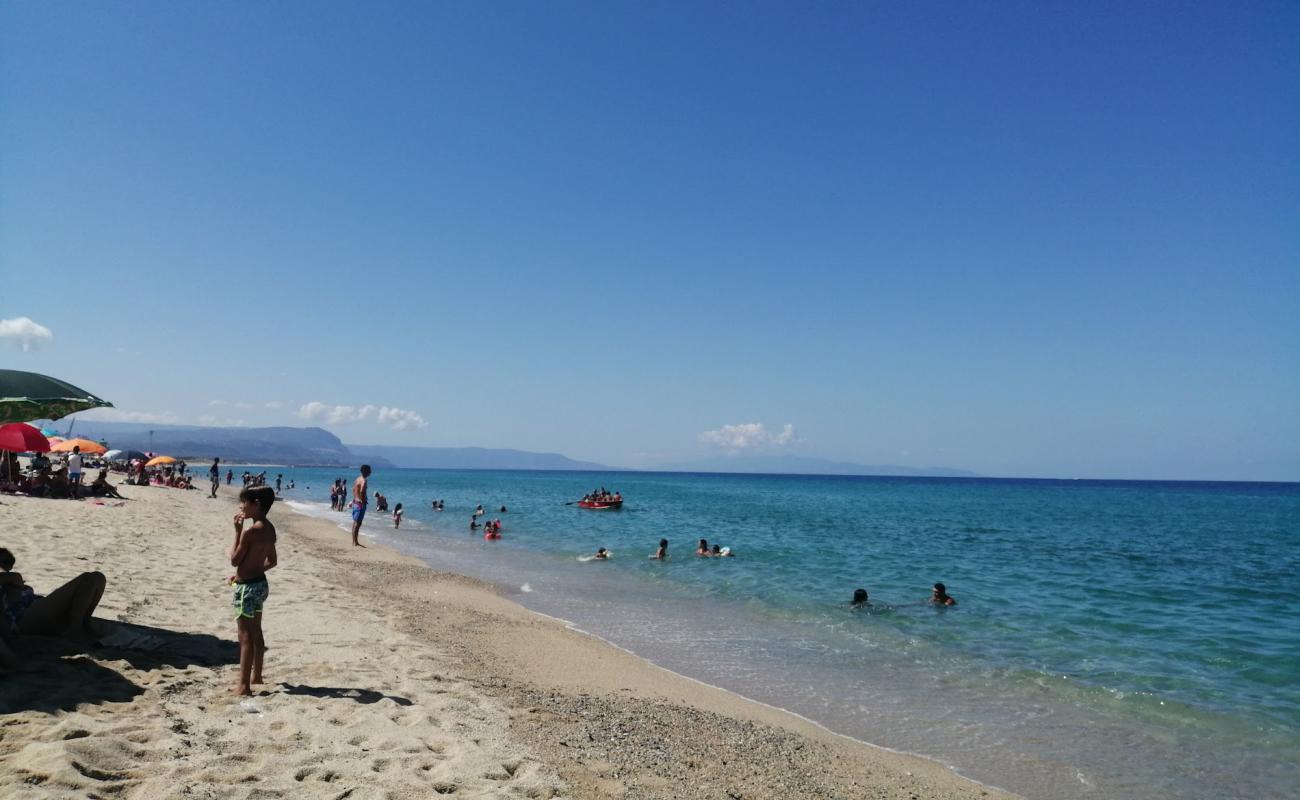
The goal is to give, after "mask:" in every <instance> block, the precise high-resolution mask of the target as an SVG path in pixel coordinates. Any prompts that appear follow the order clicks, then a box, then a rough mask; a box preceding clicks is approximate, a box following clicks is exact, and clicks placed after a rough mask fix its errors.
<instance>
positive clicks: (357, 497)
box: [352, 464, 370, 547]
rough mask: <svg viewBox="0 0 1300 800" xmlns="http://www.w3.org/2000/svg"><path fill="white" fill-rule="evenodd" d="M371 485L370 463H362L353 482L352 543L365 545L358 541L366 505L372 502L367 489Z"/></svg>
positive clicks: (358, 545)
mask: <svg viewBox="0 0 1300 800" xmlns="http://www.w3.org/2000/svg"><path fill="white" fill-rule="evenodd" d="M369 486H370V465H369V464H362V465H361V474H360V475H358V476H357V479H356V480H355V481H353V482H352V545H353V546H354V547H365V545H363V544H362V543H361V542H359V541H357V536H358V535H360V533H361V520H363V519H365V518H366V505H367V504H368V503H369V502H370V500H369V498H370V495H369V494H367V491H368V489H369Z"/></svg>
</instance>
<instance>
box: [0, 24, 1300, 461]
mask: <svg viewBox="0 0 1300 800" xmlns="http://www.w3.org/2000/svg"><path fill="white" fill-rule="evenodd" d="M1298 27H1300V6H1297V5H1296V4H1294V3H1281V2H1279V3H1231V4H1229V3H1203V4H1189V3H1143V4H1133V3H1109V4H1108V3H1087V4H1068V3H1047V4H1044V3H1010V2H1008V3H995V4H983V5H981V4H960V3H915V4H887V3H817V4H805V3H788V4H766V3H717V4H699V3H655V4H639V5H633V4H609V3H594V2H593V3H545V4H543V3H456V4H452V3H441V4H434V3H424V2H419V3H405V4H404V3H385V4H380V5H375V4H362V3H354V4H331V3H319V2H312V3H283V2H281V3H268V4H237V5H230V4H217V3H206V4H193V3H146V2H142V3H132V4H128V5H107V4H95V3H44V4H6V5H5V6H4V7H3V8H0V109H3V111H2V112H0V274H2V275H3V286H4V292H3V295H2V296H0V319H3V320H9V321H10V322H9V323H7V327H6V325H5V324H0V333H3V334H5V337H6V339H7V342H6V343H4V346H3V348H2V349H0V365H3V366H7V367H11V368H18V369H31V370H35V371H41V372H47V373H50V374H54V375H58V376H60V377H63V378H65V379H68V380H71V381H72V382H74V383H77V384H79V385H82V386H84V387H85V388H87V389H90V390H91V391H94V392H96V393H98V394H100V395H102V396H104V397H107V398H109V399H111V400H113V401H114V402H115V403H116V405H117V407H118V411H117V412H116V416H117V417H118V418H122V419H128V418H130V419H141V420H152V421H167V420H173V421H177V422H184V423H197V422H200V421H215V422H219V423H231V422H242V423H244V424H251V425H262V424H290V425H301V424H323V425H324V427H326V428H328V429H330V430H332V431H334V432H335V433H337V434H339V435H340V436H341V437H342V438H343V440H344V441H347V442H354V443H410V444H427V445H447V446H469V445H479V446H487V447H519V448H523V449H531V450H548V451H559V452H563V453H565V454H567V455H570V456H572V457H575V458H583V459H591V460H596V461H602V462H605V463H610V464H618V465H629V466H641V465H652V464H655V463H662V462H669V461H681V460H686V459H690V458H693V457H700V456H704V455H706V454H711V453H717V452H739V453H745V452H760V451H761V452H765V453H770V452H791V453H796V454H799V455H806V456H818V457H826V458H834V459H843V460H854V461H860V462H865V463H873V464H882V463H883V464H904V465H910V466H927V465H945V466H953V467H962V468H966V469H971V470H975V471H977V472H982V473H985V474H992V475H1044V476H1061V477H1076V476H1079V477H1171V478H1173V477H1184V478H1226V479H1227V478H1243V479H1289V480H1298V479H1300V325H1297V318H1298V314H1297V312H1298V311H1300V307H1298V306H1300V300H1298V299H1297V298H1300V224H1298V222H1300V147H1298V146H1297V142H1300V95H1298V94H1297V92H1296V89H1295V87H1296V86H1297V85H1300V44H1297V42H1296V39H1295V36H1294V31H1295V30H1297V28H1298ZM21 318H28V319H30V320H33V321H34V322H35V323H36V324H38V325H40V326H43V328H45V329H47V330H48V331H50V332H51V334H52V335H51V336H50V337H48V338H47V337H44V336H41V335H40V331H39V330H38V329H35V328H31V327H30V326H28V325H26V323H21V322H13V321H14V320H19V319H21ZM24 331H26V332H27V333H28V334H29V336H28V338H26V339H24V338H23V333H24ZM33 331H35V334H36V335H35V337H34V338H33V337H32V336H31V335H30V334H31V333H32V332H33ZM24 343H26V344H27V345H28V349H26V350H24V349H23V344H24ZM340 406H342V407H344V408H340ZM367 406H369V407H371V408H366V407H367ZM363 409H365V410H364V411H363ZM380 409H388V411H387V412H386V413H383V414H381V413H380ZM742 425H750V426H754V425H761V426H762V428H761V429H759V428H754V427H748V428H740V427H730V428H729V427H727V426H742ZM786 425H790V426H792V428H791V431H792V433H791V434H789V435H786V434H784V433H783V432H784V431H785V430H786V429H785V426H786ZM709 432H714V433H713V434H710V433H709Z"/></svg>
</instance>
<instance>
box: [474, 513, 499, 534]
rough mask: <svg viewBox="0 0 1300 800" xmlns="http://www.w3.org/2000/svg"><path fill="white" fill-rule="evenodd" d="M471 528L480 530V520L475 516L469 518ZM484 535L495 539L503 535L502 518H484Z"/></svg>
mask: <svg viewBox="0 0 1300 800" xmlns="http://www.w3.org/2000/svg"><path fill="white" fill-rule="evenodd" d="M469 529H470V530H472V531H476V530H478V522H477V521H475V519H474V517H470V518H469ZM483 535H484V536H487V537H489V538H493V539H495V538H496V537H498V536H500V535H501V518H500V517H497V518H496V519H487V520H483Z"/></svg>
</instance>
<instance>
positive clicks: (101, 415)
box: [77, 408, 181, 425]
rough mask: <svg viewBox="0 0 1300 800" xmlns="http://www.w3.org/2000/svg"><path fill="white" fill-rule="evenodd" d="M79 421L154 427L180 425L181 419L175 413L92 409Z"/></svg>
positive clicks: (83, 413)
mask: <svg viewBox="0 0 1300 800" xmlns="http://www.w3.org/2000/svg"><path fill="white" fill-rule="evenodd" d="M77 419H84V420H87V421H97V422H143V423H146V424H147V423H152V424H154V425H179V424H181V418H180V416H179V415H177V414H176V412H174V411H123V410H122V409H120V408H92V409H88V410H86V411H83V412H81V413H80V414H78V415H77Z"/></svg>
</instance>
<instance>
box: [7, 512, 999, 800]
mask: <svg viewBox="0 0 1300 800" xmlns="http://www.w3.org/2000/svg"><path fill="white" fill-rule="evenodd" d="M121 489H122V493H123V494H124V495H126V496H127V497H129V498H131V499H130V501H129V502H127V503H125V504H124V505H121V506H113V505H107V504H106V505H96V504H94V503H91V502H73V501H66V500H38V499H29V498H23V497H9V496H0V521H3V528H4V535H3V538H2V539H0V546H5V547H8V548H10V549H11V550H12V551H13V552H14V554H15V555H16V556H17V559H18V563H17V566H16V570H17V571H18V572H21V573H22V574H23V576H24V578H25V579H26V580H27V582H28V583H29V584H30V585H31V586H33V587H34V588H35V589H36V591H37V592H39V593H46V592H49V591H50V590H52V589H54V588H55V587H57V586H58V585H60V584H62V583H63V582H64V581H66V580H68V579H70V578H72V577H73V576H75V575H76V574H78V573H80V572H83V571H88V570H99V571H101V572H103V573H104V574H105V575H106V576H107V577H108V590H107V591H106V592H105V594H104V599H103V602H102V603H101V604H100V606H99V610H98V612H97V614H96V617H97V619H98V620H99V621H100V627H101V628H103V629H104V630H103V633H104V636H103V640H102V641H101V642H100V643H99V644H97V645H93V646H90V647H85V646H78V645H75V644H72V643H67V642H62V641H59V640H54V639H40V638H26V639H22V640H19V641H18V642H17V647H16V649H17V650H18V652H19V656H20V657H21V659H22V662H23V664H22V666H21V667H20V668H19V669H18V670H16V671H13V670H11V671H8V672H4V673H0V797H4V798H45V797H103V798H161V797H178V798H179V797H184V798H271V797H289V798H298V797H304V798H427V797H439V796H454V797H503V798H504V797H541V798H549V797H570V798H722V799H723V800H725V799H726V798H736V799H739V798H800V797H813V798H845V800H849V799H850V798H899V800H914V799H915V798H978V797H1009V795H1006V794H1005V793H1002V792H1000V791H997V790H995V789H991V788H988V787H985V786H981V785H979V784H976V783H973V782H970V781H966V780H964V779H962V778H960V777H958V776H956V775H954V774H953V773H951V772H950V771H949V770H947V769H946V768H944V767H942V766H941V765H938V764H936V763H933V762H930V761H927V760H924V759H920V758H915V757H912V756H908V755H903V754H898V753H894V752H890V751H886V750H881V749H878V748H873V747H869V746H865V745H861V744H858V743H856V742H852V741H849V740H847V739H843V738H841V737H837V736H835V735H832V734H829V733H827V732H826V731H824V730H822V729H820V728H818V727H816V726H814V725H811V724H809V723H807V722H805V721H803V720H801V719H799V718H797V717H794V716H791V715H788V714H785V713H782V712H780V711H776V710H774V709H771V708H768V707H765V706H761V705H758V704H755V703H750V702H748V701H746V700H743V699H741V698H739V697H737V696H735V695H732V694H730V693H727V692H724V691H722V690H719V689H713V688H710V687H706V686H703V685H701V684H699V683H696V682H694V681H690V680H687V679H685V678H681V677H679V676H676V675H673V674H671V673H668V672H666V671H664V670H661V669H659V668H657V667H655V666H653V665H651V664H649V663H647V662H645V661H643V660H641V659H638V658H636V657H635V656H632V655H630V654H628V653H626V652H623V651H621V650H618V649H617V648H614V647H612V646H610V645H608V644H605V643H603V642H601V641H599V640H596V639H593V638H592V637H589V636H586V635H584V634H581V633H578V632H575V631H572V630H569V629H567V628H565V627H564V626H563V625H562V624H560V623H558V622H556V621H554V620H551V619H548V618H545V617H542V616H539V615H536V614H532V613H530V612H528V611H526V610H525V609H523V608H521V607H519V606H518V605H516V604H514V603H512V602H510V601H508V600H505V599H503V598H501V597H499V596H497V595H496V594H495V593H494V592H493V591H492V590H491V589H490V588H489V587H485V586H483V585H481V584H477V583H475V582H472V581H469V580H467V579H464V578H460V577H457V576H455V575H448V574H443V573H438V572H435V571H433V570H430V569H428V568H427V567H424V566H422V565H421V564H420V563H418V562H416V561H414V560H413V559H409V558H407V557H405V556H402V555H400V554H397V553H394V552H391V551H388V550H384V549H381V548H378V547H369V548H365V549H360V548H355V549H354V548H353V547H351V545H350V543H349V542H348V537H347V534H346V533H344V532H343V531H341V530H339V529H338V528H336V527H334V525H332V524H331V523H329V522H326V521H323V520H317V519H312V518H308V517H303V516H299V515H296V514H293V513H292V512H290V511H289V510H288V509H287V508H285V507H284V506H282V505H279V504H277V505H276V507H275V508H273V509H272V510H271V519H272V521H273V522H274V523H275V525H276V527H277V529H278V531H279V545H278V549H279V555H280V564H279V566H278V567H277V568H276V569H274V570H272V571H271V572H270V573H269V577H270V583H271V596H270V599H269V600H268V602H267V606H266V613H265V621H264V627H265V631H266V641H267V645H268V647H269V648H270V649H269V651H268V653H267V656H266V675H265V677H266V683H265V685H263V686H261V687H255V689H258V688H260V692H259V693H258V694H256V696H254V697H253V698H251V699H247V698H246V699H241V698H237V697H235V696H234V695H232V694H231V693H230V691H229V689H230V688H231V687H232V686H233V685H234V683H235V679H236V674H237V671H238V665H237V662H238V653H237V649H236V646H235V637H236V634H235V623H234V617H233V613H232V612H231V610H230V599H229V598H230V589H229V587H228V586H227V584H226V579H227V576H229V575H230V573H231V571H232V570H231V568H230V566H229V560H228V557H227V553H228V550H229V547H230V545H231V540H232V538H233V529H232V525H231V521H230V520H231V517H232V516H233V515H234V513H235V511H236V507H235V502H234V493H233V492H231V491H230V490H229V489H226V488H224V487H223V489H222V492H221V495H220V496H219V497H218V499H216V500H212V499H209V498H208V497H207V491H191V492H184V491H180V490H175V489H163V488H137V487H133V486H123V487H121Z"/></svg>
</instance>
